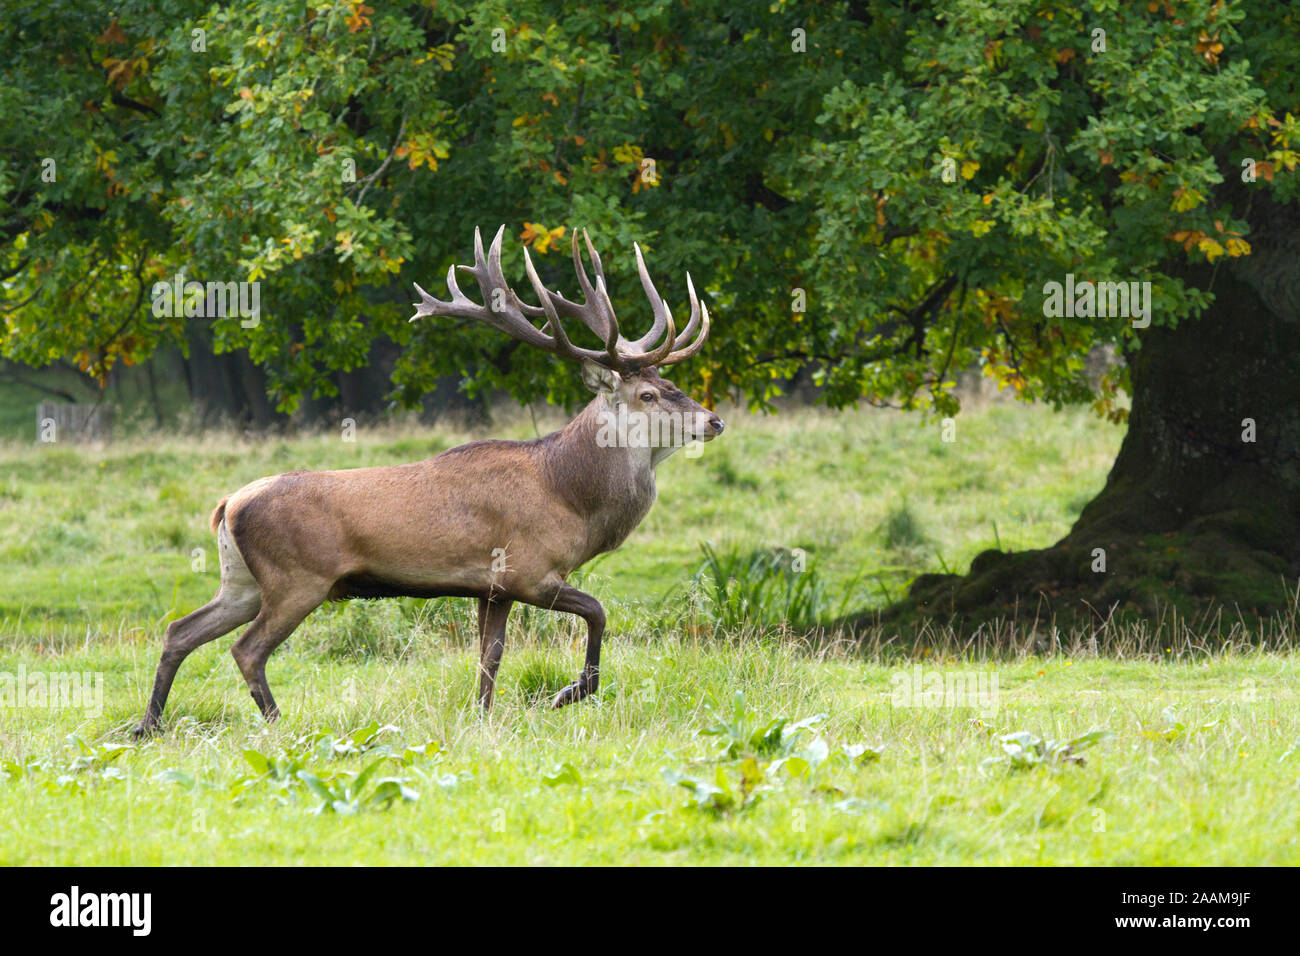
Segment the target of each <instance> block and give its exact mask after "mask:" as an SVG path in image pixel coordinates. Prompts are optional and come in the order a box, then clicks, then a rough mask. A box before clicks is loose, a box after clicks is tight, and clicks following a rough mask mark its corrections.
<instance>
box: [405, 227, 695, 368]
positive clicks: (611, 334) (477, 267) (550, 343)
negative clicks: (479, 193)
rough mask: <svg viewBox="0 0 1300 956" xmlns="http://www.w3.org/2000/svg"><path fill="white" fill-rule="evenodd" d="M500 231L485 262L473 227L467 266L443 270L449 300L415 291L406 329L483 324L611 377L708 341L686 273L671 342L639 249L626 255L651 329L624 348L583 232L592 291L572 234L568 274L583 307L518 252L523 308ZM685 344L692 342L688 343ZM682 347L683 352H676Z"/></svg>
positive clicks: (679, 356)
mask: <svg viewBox="0 0 1300 956" xmlns="http://www.w3.org/2000/svg"><path fill="white" fill-rule="evenodd" d="M505 229H506V227H505V226H504V225H503V226H502V227H501V228H500V229H498V230H497V234H496V236H495V237H494V238H493V240H492V245H491V247H490V248H489V249H488V252H487V255H486V256H485V255H484V253H483V236H482V233H480V232H479V230H478V228H477V227H475V229H474V265H473V266H465V265H459V266H457V265H453V266H452V267H451V268H449V269H448V270H447V288H448V290H450V292H451V301H450V302H443V301H442V300H440V299H435V298H434V297H433V296H431V295H429V293H427V292H425V291H424V290H423V289H422V288H420V286H419V284H418V283H417V284H416V286H415V291H416V292H418V293H420V301H419V302H417V303H415V315H413V316H411V321H412V322H414V321H415V320H416V319H419V318H423V317H424V316H429V315H446V316H452V317H455V318H461V319H473V320H475V321H480V322H486V323H487V324H488V325H490V326H492V327H493V328H494V329H498V330H500V331H502V332H505V333H506V334H507V335H510V336H512V337H514V338H516V339H518V340H520V341H521V342H525V343H527V344H528V345H533V346H536V347H537V348H540V349H543V350H544V351H547V352H550V353H552V354H553V355H558V356H560V357H561V358H567V359H574V360H578V361H581V360H583V359H588V360H590V361H593V362H596V363H598V364H600V365H603V366H604V367H605V368H608V369H613V370H614V371H617V372H635V371H637V370H638V369H642V368H646V367H647V366H651V365H672V364H674V363H676V362H680V361H683V360H684V359H688V358H690V357H691V356H693V355H695V354H696V353H697V352H699V350H700V348H701V347H702V346H703V345H704V340H705V339H706V338H708V335H709V310H708V308H707V307H704V306H702V305H701V304H700V301H699V298H698V297H697V296H696V294H695V286H694V285H693V284H692V283H691V277H690V273H687V275H686V289H687V291H688V293H689V294H690V300H691V317H690V319H689V321H688V322H687V324H686V328H685V329H683V330H682V332H681V334H678V333H677V329H676V326H675V325H674V324H673V318H672V315H671V314H670V313H669V311H668V305H667V304H666V303H665V302H664V300H663V298H662V297H661V296H660V295H659V293H658V291H656V290H655V287H654V283H653V282H652V281H651V280H650V273H649V272H648V271H647V270H646V266H645V259H644V258H643V257H642V255H641V248H640V246H634V247H633V248H634V249H635V250H636V262H637V271H638V272H639V273H640V275H641V288H642V289H644V290H645V294H646V297H647V298H648V299H649V300H650V304H651V307H652V309H653V310H654V322H653V324H652V325H651V327H650V331H649V332H647V333H646V334H645V335H643V336H642V337H641V338H639V339H637V340H636V341H634V342H629V341H628V340H627V339H625V338H623V337H622V336H621V335H620V334H619V329H618V318H617V316H615V314H614V306H613V304H612V303H611V302H610V300H609V292H608V289H607V287H606V284H605V270H604V267H603V266H602V265H601V262H600V255H599V254H598V253H597V252H596V247H595V246H593V245H592V243H591V237H590V236H589V235H587V230H585V229H584V230H583V231H582V236H583V239H584V240H585V242H586V244H587V252H588V253H589V254H590V256H591V264H592V268H593V269H595V272H596V284H595V286H593V285H592V284H591V279H590V278H588V276H587V270H586V268H585V267H584V266H583V263H582V255H581V253H579V251H578V234H577V232H576V231H575V232H574V233H573V267H574V270H575V271H576V272H577V274H578V284H579V286H581V288H582V294H583V301H582V302H572V301H570V300H569V299H566V298H565V297H564V296H562V295H560V294H559V293H558V292H551V291H550V290H549V289H547V288H546V287H545V286H544V285H543V284H542V280H541V279H540V278H538V276H537V270H536V269H535V268H533V260H532V257H531V256H530V255H529V254H528V247H527V246H525V247H524V268H525V270H526V271H527V273H528V281H529V282H530V283H532V286H533V291H534V292H535V293H536V295H537V299H538V301H539V302H541V305H540V306H535V305H528V304H527V303H525V302H523V301H522V300H521V299H520V298H519V296H518V295H516V294H515V292H514V291H513V290H512V289H511V288H510V287H509V286H508V285H507V284H506V280H505V276H504V275H502V272H501V239H502V236H503V235H504V234H505ZM457 269H463V270H464V271H465V272H468V273H469V274H470V275H472V276H473V277H474V279H475V281H477V282H478V287H479V291H480V292H481V293H482V295H483V300H484V303H485V304H484V305H479V304H478V303H477V302H475V301H474V300H472V299H470V298H469V297H468V296H466V295H465V294H464V293H463V292H461V290H460V286H459V285H457V283H456V270H457ZM543 316H544V317H545V318H546V323H545V324H544V325H543V326H542V328H540V329H539V328H538V327H537V326H535V325H534V324H533V320H534V319H537V318H541V317H543ZM561 316H565V317H567V318H572V319H577V320H578V321H580V322H581V323H582V324H583V325H585V326H586V327H587V328H588V329H590V330H591V332H592V333H594V334H595V336H596V337H597V338H598V339H600V340H601V341H602V342H603V343H604V344H605V349H604V351H603V352H601V351H596V350H595V349H587V348H582V347H581V346H577V345H574V344H573V342H572V341H571V340H570V339H569V336H568V334H567V333H566V332H565V330H564V325H563V324H562V323H561V321H560V317H561ZM546 329H549V330H550V331H551V334H550V335H547V334H546V332H545V330H546ZM697 330H698V335H697V334H696V333H697ZM692 336H695V338H694V340H693V341H692V339H691V337H692ZM687 342H689V343H690V344H689V345H685V347H683V345H684V344H685V343H687ZM656 343H658V344H656Z"/></svg>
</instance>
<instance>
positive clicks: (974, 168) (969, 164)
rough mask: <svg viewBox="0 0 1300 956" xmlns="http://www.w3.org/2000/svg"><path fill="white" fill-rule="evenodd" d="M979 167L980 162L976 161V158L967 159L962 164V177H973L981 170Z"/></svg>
mask: <svg viewBox="0 0 1300 956" xmlns="http://www.w3.org/2000/svg"><path fill="white" fill-rule="evenodd" d="M979 168H980V164H979V163H977V162H975V160H973V159H968V160H966V162H964V163H962V164H961V178H962V179H973V178H974V176H975V174H976V173H977V172H979Z"/></svg>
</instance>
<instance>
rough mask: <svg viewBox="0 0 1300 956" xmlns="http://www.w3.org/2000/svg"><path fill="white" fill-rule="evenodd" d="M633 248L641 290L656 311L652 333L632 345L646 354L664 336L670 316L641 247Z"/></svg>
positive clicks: (634, 244)
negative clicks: (665, 319) (666, 318)
mask: <svg viewBox="0 0 1300 956" xmlns="http://www.w3.org/2000/svg"><path fill="white" fill-rule="evenodd" d="M632 248H633V249H634V250H636V271H637V272H638V273H639V274H640V276H641V288H642V289H644V290H645V295H646V298H647V299H649V300H650V307H651V309H652V310H653V311H654V323H653V324H652V325H651V326H650V331H649V332H647V333H646V334H645V335H643V336H641V338H639V339H637V340H636V341H635V342H633V343H632V345H631V347H632V348H633V349H635V350H636V351H638V352H644V351H645V350H646V349H648V348H650V346H652V345H654V344H655V343H657V342H658V341H659V336H661V335H663V334H664V317H665V316H666V315H667V314H668V304H667V303H666V302H664V300H663V296H661V295H660V294H659V291H658V290H657V289H656V288H655V284H654V282H653V281H652V280H651V279H650V272H649V270H647V269H646V267H645V257H644V256H642V255H641V246H640V245H638V244H637V243H635V242H634V243H632Z"/></svg>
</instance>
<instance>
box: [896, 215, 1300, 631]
mask: <svg viewBox="0 0 1300 956" xmlns="http://www.w3.org/2000/svg"><path fill="white" fill-rule="evenodd" d="M1252 220H1253V221H1252V231H1251V234H1250V240H1251V242H1252V245H1253V251H1252V254H1251V256H1249V257H1247V258H1244V259H1241V260H1236V261H1233V262H1231V263H1225V262H1222V261H1221V262H1220V265H1219V267H1218V268H1217V269H1216V268H1214V267H1201V268H1200V269H1197V270H1191V271H1188V272H1187V273H1185V276H1186V278H1187V279H1188V280H1190V281H1191V283H1193V284H1195V285H1197V286H1198V287H1200V288H1208V289H1210V290H1211V291H1213V292H1214V294H1215V301H1214V304H1213V305H1212V306H1211V307H1210V308H1209V309H1207V310H1206V312H1205V314H1204V315H1203V316H1202V317H1201V318H1200V319H1199V320H1193V321H1188V322H1185V323H1182V324H1180V325H1179V326H1178V327H1177V328H1174V329H1170V328H1155V327H1153V328H1151V329H1148V330H1146V331H1145V332H1142V333H1139V334H1140V336H1141V340H1140V348H1138V349H1135V350H1132V351H1130V353H1129V354H1128V355H1127V356H1126V358H1127V360H1128V362H1129V366H1130V371H1131V374H1132V384H1133V406H1132V410H1131V412H1130V418H1129V429H1128V433H1127V435H1126V436H1125V438H1124V442H1123V444H1122V446H1121V448H1120V452H1119V455H1118V456H1117V458H1116V460H1115V464H1114V466H1113V467H1112V469H1111V472H1110V476H1109V477H1108V479H1107V481H1106V486H1105V488H1104V489H1103V490H1102V491H1101V493H1100V494H1099V495H1098V496H1097V497H1096V498H1095V499H1094V500H1093V501H1092V502H1090V503H1089V504H1088V506H1087V507H1086V508H1084V510H1083V512H1082V514H1080V516H1079V519H1078V521H1077V522H1076V523H1075V525H1074V527H1073V528H1072V529H1071V531H1070V533H1069V534H1068V535H1066V536H1065V538H1063V539H1062V540H1061V541H1059V542H1057V544H1056V545H1054V546H1053V547H1051V548H1047V549H1044V550H1040V551H1027V552H1020V553H1015V554H1004V553H1002V552H999V551H986V552H984V553H983V554H981V555H979V556H978V557H977V558H976V559H975V560H974V561H973V562H972V563H971V569H970V573H969V574H968V575H966V576H965V577H959V576H955V575H935V574H927V575H922V576H921V577H919V578H918V579H917V580H916V582H915V583H914V584H913V586H912V590H911V593H910V595H909V597H908V598H907V600H906V601H905V602H904V603H903V606H902V607H901V608H900V609H899V611H898V612H896V613H898V614H901V615H908V614H912V613H916V614H922V615H925V616H928V617H937V618H940V619H944V618H953V617H955V618H957V619H959V620H962V621H965V622H967V623H975V622H978V621H979V620H987V619H989V618H991V617H995V616H999V615H1006V614H1007V613H1008V611H1009V610H1010V609H1012V608H1018V609H1019V611H1020V613H1022V614H1023V613H1024V612H1026V611H1028V612H1029V613H1033V612H1035V611H1040V612H1047V613H1048V614H1049V615H1055V616H1056V617H1057V618H1058V619H1062V618H1063V619H1065V620H1066V621H1069V620H1070V619H1081V618H1082V619H1090V620H1093V621H1095V620H1097V618H1098V617H1099V616H1100V617H1103V618H1104V617H1106V616H1108V615H1110V614H1111V613H1112V612H1114V611H1118V612H1119V613H1120V616H1121V617H1123V616H1126V615H1127V614H1128V613H1129V612H1132V613H1133V614H1134V615H1140V616H1144V617H1150V616H1155V615H1157V614H1159V613H1160V612H1161V611H1162V610H1164V609H1166V608H1168V607H1169V606H1171V605H1172V606H1174V607H1176V608H1179V609H1181V610H1182V611H1184V612H1195V611H1202V610H1205V609H1206V608H1207V607H1213V606H1215V605H1218V606H1222V607H1224V608H1226V610H1227V611H1228V612H1230V613H1232V615H1233V616H1234V617H1235V612H1236V611H1238V610H1240V611H1241V612H1243V613H1257V614H1269V613H1275V612H1277V611H1279V610H1281V609H1282V608H1283V607H1285V606H1286V605H1287V603H1288V601H1289V598H1290V597H1292V596H1294V594H1295V591H1296V586H1297V580H1296V579H1297V575H1298V574H1300V217H1297V215H1296V213H1295V211H1294V210H1292V209H1289V208H1286V207H1278V206H1275V205H1273V204H1270V203H1263V202H1259V201H1258V200H1257V201H1256V204H1255V216H1253V217H1252Z"/></svg>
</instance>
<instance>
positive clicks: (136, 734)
mask: <svg viewBox="0 0 1300 956" xmlns="http://www.w3.org/2000/svg"><path fill="white" fill-rule="evenodd" d="M161 729H162V728H161V727H160V726H159V725H158V724H156V723H152V724H151V723H149V722H148V721H143V720H142V721H140V726H139V727H136V728H135V729H134V730H132V731H131V739H132V740H145V739H146V738H148V737H152V736H154V735H155V734H156V733H158V731H159V730H161Z"/></svg>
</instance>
